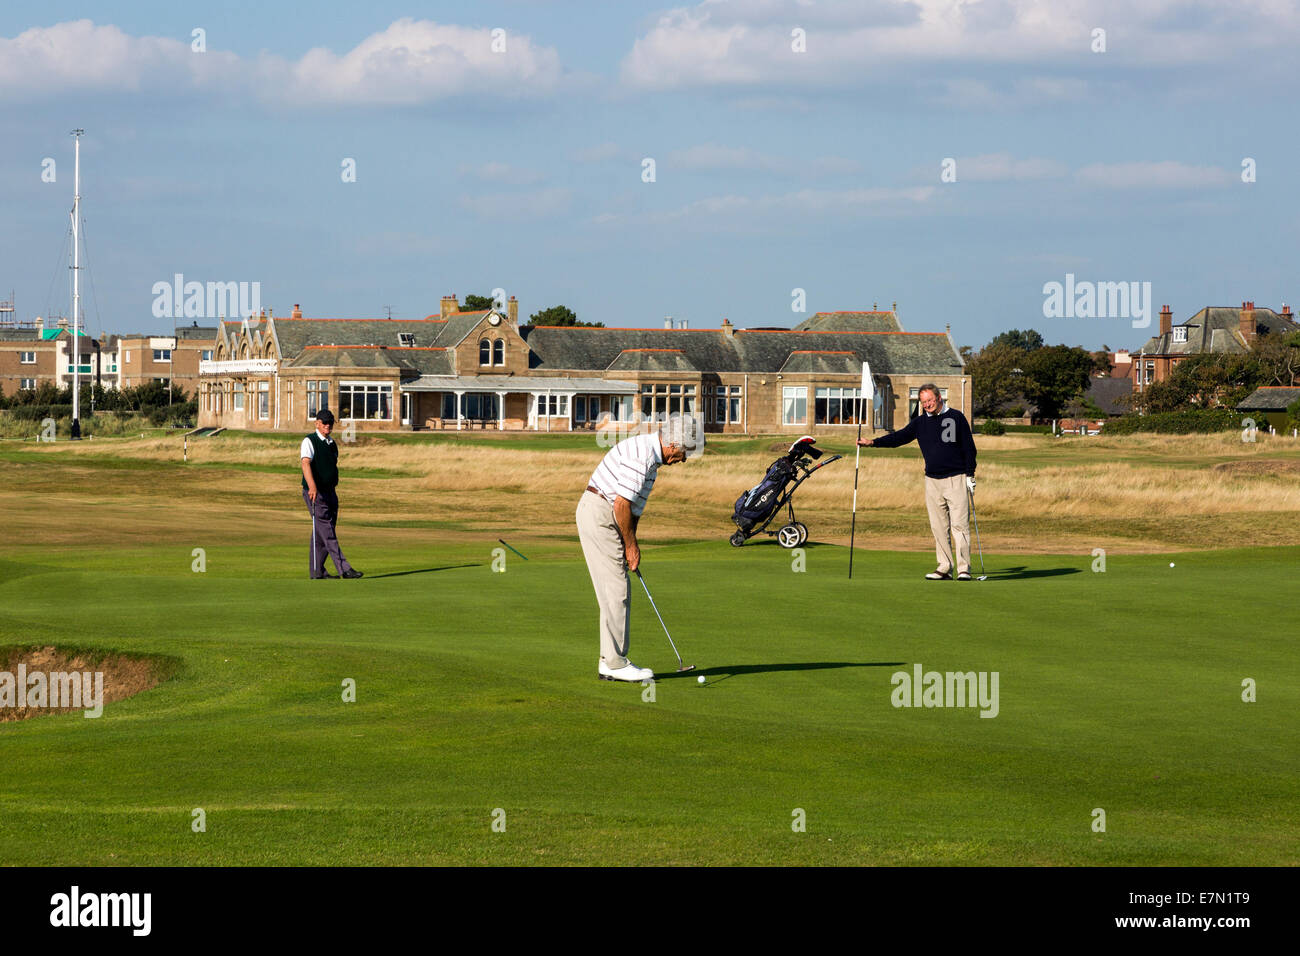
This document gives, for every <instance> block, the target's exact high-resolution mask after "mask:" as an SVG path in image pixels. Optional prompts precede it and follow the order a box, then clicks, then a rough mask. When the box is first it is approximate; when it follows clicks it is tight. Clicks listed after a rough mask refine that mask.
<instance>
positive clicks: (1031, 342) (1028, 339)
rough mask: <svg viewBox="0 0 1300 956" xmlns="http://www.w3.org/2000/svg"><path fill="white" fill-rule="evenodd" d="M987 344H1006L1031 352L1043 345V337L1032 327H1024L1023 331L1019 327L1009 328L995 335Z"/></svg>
mask: <svg viewBox="0 0 1300 956" xmlns="http://www.w3.org/2000/svg"><path fill="white" fill-rule="evenodd" d="M989 345H1006V346H1010V347H1011V348H1013V349H1021V350H1023V351H1025V352H1033V351H1036V350H1038V349H1041V348H1042V347H1043V337H1042V336H1041V335H1039V334H1038V333H1037V332H1035V331H1034V330H1033V329H1025V331H1023V332H1021V331H1020V330H1019V329H1011V330H1010V331H1009V332H1003V333H1002V334H1001V335H997V336H995V337H994V338H993V341H992V342H990V343H989Z"/></svg>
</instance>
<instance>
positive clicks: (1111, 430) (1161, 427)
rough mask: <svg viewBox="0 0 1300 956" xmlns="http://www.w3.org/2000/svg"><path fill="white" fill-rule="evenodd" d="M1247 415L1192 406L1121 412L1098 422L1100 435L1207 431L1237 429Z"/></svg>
mask: <svg viewBox="0 0 1300 956" xmlns="http://www.w3.org/2000/svg"><path fill="white" fill-rule="evenodd" d="M1246 417H1248V416H1246V415H1243V414H1242V413H1241V412H1238V411H1233V410H1232V409H1231V408H1196V409H1186V410H1184V411H1180V412H1159V413H1157V414H1154V415H1124V416H1122V417H1120V418H1113V419H1111V420H1110V421H1108V422H1106V424H1105V425H1103V426H1102V430H1101V431H1102V434H1103V435H1132V434H1134V433H1136V432H1156V433H1158V434H1163V435H1192V434H1208V433H1211V432H1226V431H1237V430H1239V429H1240V428H1241V427H1242V425H1241V421H1242V419H1243V418H1246Z"/></svg>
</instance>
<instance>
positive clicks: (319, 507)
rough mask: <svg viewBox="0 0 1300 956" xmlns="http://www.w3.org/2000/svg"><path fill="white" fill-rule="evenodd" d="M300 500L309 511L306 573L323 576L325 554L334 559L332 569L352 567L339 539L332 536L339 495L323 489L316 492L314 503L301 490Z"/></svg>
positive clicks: (340, 572) (345, 569)
mask: <svg viewBox="0 0 1300 956" xmlns="http://www.w3.org/2000/svg"><path fill="white" fill-rule="evenodd" d="M302 500H303V501H305V502H306V503H307V510H308V511H309V512H311V551H310V552H309V556H310V563H309V564H308V565H307V573H308V575H310V576H311V577H313V578H323V577H325V555H326V554H328V555H329V556H330V557H331V558H333V559H334V570H336V571H338V573H339V574H342V573H343V572H344V571H348V570H350V569H351V568H352V565H350V564H348V560H347V558H345V557H343V551H342V549H341V548H339V539H338V538H337V537H335V536H334V525H335V523H337V521H338V520H339V496H338V495H337V494H335V493H334V492H333V491H325V490H323V489H320V490H317V492H316V503H315V504H312V500H311V498H310V497H308V495H307V489H306V488H304V489H303V490H302Z"/></svg>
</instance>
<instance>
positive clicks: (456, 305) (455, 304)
mask: <svg viewBox="0 0 1300 956" xmlns="http://www.w3.org/2000/svg"><path fill="white" fill-rule="evenodd" d="M459 311H460V302H459V301H457V299H456V297H455V296H454V295H444V296H443V297H442V310H441V315H442V318H444V319H445V318H446V317H447V316H449V315H455V314H456V313H457V312H459Z"/></svg>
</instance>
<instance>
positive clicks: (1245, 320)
mask: <svg viewBox="0 0 1300 956" xmlns="http://www.w3.org/2000/svg"><path fill="white" fill-rule="evenodd" d="M1240 322H1241V337H1242V338H1243V339H1245V340H1246V344H1247V345H1249V344H1250V343H1251V342H1253V341H1255V303H1254V302H1243V303H1241V319H1240Z"/></svg>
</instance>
